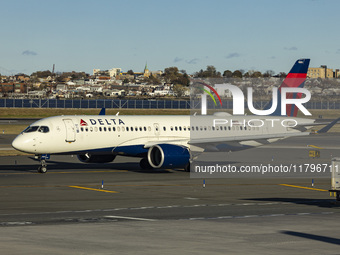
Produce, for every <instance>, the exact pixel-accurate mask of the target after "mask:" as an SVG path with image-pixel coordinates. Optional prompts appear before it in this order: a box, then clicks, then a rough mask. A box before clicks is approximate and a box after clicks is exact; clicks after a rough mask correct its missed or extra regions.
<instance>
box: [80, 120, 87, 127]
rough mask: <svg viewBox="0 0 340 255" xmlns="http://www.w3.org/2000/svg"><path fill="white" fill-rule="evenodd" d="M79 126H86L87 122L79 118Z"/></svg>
mask: <svg viewBox="0 0 340 255" xmlns="http://www.w3.org/2000/svg"><path fill="white" fill-rule="evenodd" d="M80 126H81V127H84V126H88V124H87V123H86V121H85V120H83V119H81V120H80Z"/></svg>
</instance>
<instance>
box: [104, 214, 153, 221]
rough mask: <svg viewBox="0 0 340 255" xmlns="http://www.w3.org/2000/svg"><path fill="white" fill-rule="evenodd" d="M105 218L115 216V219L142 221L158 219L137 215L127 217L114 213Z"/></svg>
mask: <svg viewBox="0 0 340 255" xmlns="http://www.w3.org/2000/svg"><path fill="white" fill-rule="evenodd" d="M105 218H110V219H111V218H113V219H125V220H140V221H157V220H153V219H145V218H135V217H125V216H114V215H109V216H105Z"/></svg>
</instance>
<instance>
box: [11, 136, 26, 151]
mask: <svg viewBox="0 0 340 255" xmlns="http://www.w3.org/2000/svg"><path fill="white" fill-rule="evenodd" d="M20 136H21V135H18V136H17V137H16V138H15V139H14V140H13V142H12V147H13V148H14V149H16V150H18V151H24V146H23V141H22V139H21V137H20Z"/></svg>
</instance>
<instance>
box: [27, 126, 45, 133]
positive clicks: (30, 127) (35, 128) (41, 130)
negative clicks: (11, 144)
mask: <svg viewBox="0 0 340 255" xmlns="http://www.w3.org/2000/svg"><path fill="white" fill-rule="evenodd" d="M35 131H38V132H41V133H48V132H49V131H50V129H49V128H48V127H47V126H41V127H39V126H29V127H27V128H26V129H25V130H24V131H23V132H24V133H32V132H35Z"/></svg>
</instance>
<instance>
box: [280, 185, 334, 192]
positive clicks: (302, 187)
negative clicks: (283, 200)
mask: <svg viewBox="0 0 340 255" xmlns="http://www.w3.org/2000/svg"><path fill="white" fill-rule="evenodd" d="M279 185H281V186H286V187H292V188H299V189H309V190H316V191H328V190H325V189H315V188H309V187H304V186H296V185H290V184H279Z"/></svg>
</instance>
